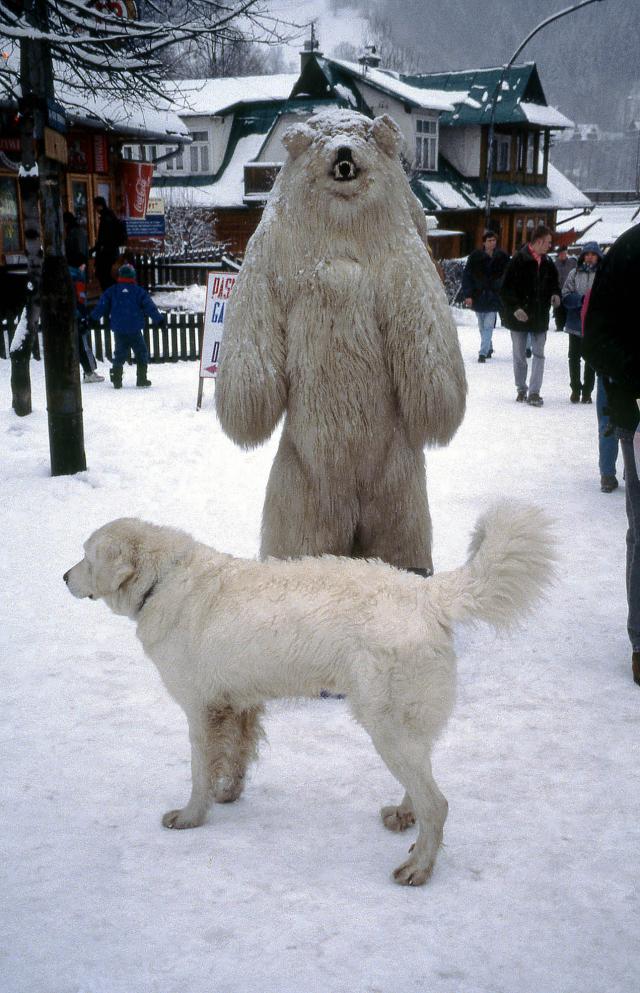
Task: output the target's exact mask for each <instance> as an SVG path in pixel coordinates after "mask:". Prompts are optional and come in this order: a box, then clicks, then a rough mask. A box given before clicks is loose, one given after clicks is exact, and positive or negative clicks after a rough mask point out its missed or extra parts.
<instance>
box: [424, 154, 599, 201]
mask: <svg viewBox="0 0 640 993" xmlns="http://www.w3.org/2000/svg"><path fill="white" fill-rule="evenodd" d="M411 186H412V189H413V190H414V192H415V193H416V195H417V196H418V197H419V199H420V200H421V202H422V203H423V204H424V206H426V207H428V208H431V209H435V210H478V209H480V208H482V207H483V206H484V203H485V189H484V183H483V182H482V181H481V180H479V179H466V178H465V177H464V176H461V175H460V174H459V173H457V172H455V170H453V169H452V168H451V167H450V166H447V167H446V169H444V170H443V172H442V173H441V174H439V173H434V174H430V173H421V174H420V175H419V176H416V177H415V178H414V179H413V181H412V184H411ZM493 205H494V207H495V208H496V209H500V208H501V209H505V208H506V209H508V208H513V209H516V208H517V209H527V208H529V209H531V210H545V209H548V210H560V209H562V208H565V209H569V208H571V209H576V208H585V207H590V206H591V201H590V200H589V198H588V197H586V196H585V195H584V193H582V192H581V191H580V190H579V189H578V188H577V186H574V185H573V183H571V182H570V181H569V180H568V179H567V178H566V176H563V175H562V173H561V172H559V171H558V170H557V169H556V168H555V167H554V166H552V165H551V163H549V167H548V172H547V183H546V186H525V185H523V184H520V183H504V182H498V183H496V184H495V187H494V193H493Z"/></svg>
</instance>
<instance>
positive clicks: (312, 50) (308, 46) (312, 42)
mask: <svg viewBox="0 0 640 993" xmlns="http://www.w3.org/2000/svg"><path fill="white" fill-rule="evenodd" d="M314 55H319V56H321V55H322V52H321V51H320V44H319V42H318V38H317V36H316V29H315V22H314V21H312V22H311V37H310V38H308V39H307V41H305V43H304V49H303V50H302V51H301V52H300V71H301V72H302V71H304V69H306V67H307V63H308V62H310V61H311V59H312V58H313V56H314Z"/></svg>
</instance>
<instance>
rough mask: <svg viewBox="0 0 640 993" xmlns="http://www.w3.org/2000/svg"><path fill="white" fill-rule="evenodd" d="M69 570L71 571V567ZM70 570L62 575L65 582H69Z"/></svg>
mask: <svg viewBox="0 0 640 993" xmlns="http://www.w3.org/2000/svg"><path fill="white" fill-rule="evenodd" d="M69 572H71V569H69ZM69 572H65V574H64V576H63V577H62V578H63V579H64V581H65V583H68V582H69Z"/></svg>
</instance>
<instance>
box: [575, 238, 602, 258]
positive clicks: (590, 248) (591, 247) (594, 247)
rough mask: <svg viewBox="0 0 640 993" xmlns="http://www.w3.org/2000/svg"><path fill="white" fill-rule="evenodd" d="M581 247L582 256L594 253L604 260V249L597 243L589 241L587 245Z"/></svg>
mask: <svg viewBox="0 0 640 993" xmlns="http://www.w3.org/2000/svg"><path fill="white" fill-rule="evenodd" d="M580 247H581V248H582V252H581V254H582V255H586V254H587V252H593V254H594V255H597V256H598V258H599V259H602V258H604V255H603V252H602V249H601V248H600V245H599V244H598V242H597V241H587V242H586V244H584V245H581V246H580Z"/></svg>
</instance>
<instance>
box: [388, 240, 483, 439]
mask: <svg viewBox="0 0 640 993" xmlns="http://www.w3.org/2000/svg"><path fill="white" fill-rule="evenodd" d="M419 255H420V256H421V257H422V262H421V264H420V265H417V264H416V262H415V261H413V260H410V257H408V256H407V257H406V258H405V260H402V261H404V262H405V265H402V261H401V262H400V265H398V266H397V267H396V268H395V273H394V274H392V285H391V286H390V287H389V289H388V292H387V293H385V299H384V300H382V301H381V302H382V305H383V306H385V307H386V309H387V310H388V313H387V314H386V315H385V316H384V317H383V318H382V319H381V325H382V327H383V328H384V330H385V345H386V352H387V362H388V367H389V371H390V374H391V378H392V381H393V385H394V388H395V391H396V396H397V402H398V410H399V414H400V417H401V419H402V421H403V423H404V427H405V431H406V433H407V438H408V440H409V443H410V444H411V445H415V446H416V447H420V448H424V447H425V445H446V444H447V442H449V441H450V440H451V438H452V437H453V435H454V434H455V433H456V431H457V429H458V427H459V426H460V424H461V422H462V419H463V417H464V411H465V405H466V394H467V381H466V376H465V371H464V362H463V359H462V355H461V353H460V345H459V343H458V333H457V329H456V326H455V323H454V321H453V318H452V317H451V313H450V310H449V305H448V303H447V299H446V296H445V292H444V289H443V287H442V284H441V282H440V279H439V278H438V274H437V271H436V268H435V265H434V264H433V262H432V260H431V258H430V257H429V255H428V254H427V252H425V251H424V250H423V251H421V252H420V253H419ZM414 259H415V256H414Z"/></svg>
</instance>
